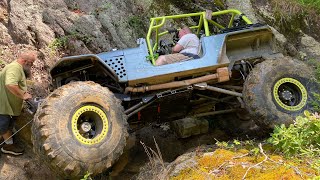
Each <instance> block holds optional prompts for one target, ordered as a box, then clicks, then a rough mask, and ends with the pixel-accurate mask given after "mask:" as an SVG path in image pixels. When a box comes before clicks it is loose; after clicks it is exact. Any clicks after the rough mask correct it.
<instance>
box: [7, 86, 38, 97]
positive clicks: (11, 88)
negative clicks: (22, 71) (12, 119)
mask: <svg viewBox="0 0 320 180" xmlns="http://www.w3.org/2000/svg"><path fill="white" fill-rule="evenodd" d="M6 88H7V89H8V90H9V91H10V92H11V93H12V94H14V95H15V96H17V97H19V98H20V99H23V100H27V99H31V98H32V96H31V95H30V94H29V93H27V92H25V91H23V90H21V89H20V88H19V86H18V85H11V84H10V85H6Z"/></svg>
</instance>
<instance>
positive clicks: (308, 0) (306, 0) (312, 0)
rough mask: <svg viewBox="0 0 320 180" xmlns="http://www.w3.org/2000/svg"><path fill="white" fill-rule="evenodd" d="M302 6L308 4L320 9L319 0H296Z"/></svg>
mask: <svg viewBox="0 0 320 180" xmlns="http://www.w3.org/2000/svg"><path fill="white" fill-rule="evenodd" d="M296 1H297V2H299V3H300V4H302V5H304V6H310V7H314V8H316V9H318V11H320V1H319V0H296Z"/></svg>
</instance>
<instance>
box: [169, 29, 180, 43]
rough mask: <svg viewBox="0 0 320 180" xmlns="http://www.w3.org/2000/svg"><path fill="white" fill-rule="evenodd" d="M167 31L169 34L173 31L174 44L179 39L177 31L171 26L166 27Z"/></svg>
mask: <svg viewBox="0 0 320 180" xmlns="http://www.w3.org/2000/svg"><path fill="white" fill-rule="evenodd" d="M168 32H169V33H170V34H172V33H174V34H173V37H172V41H173V43H174V44H176V43H177V42H178V41H179V31H178V30H177V29H175V28H172V29H168Z"/></svg>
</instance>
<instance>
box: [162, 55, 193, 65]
mask: <svg viewBox="0 0 320 180" xmlns="http://www.w3.org/2000/svg"><path fill="white" fill-rule="evenodd" d="M164 57H165V60H164V63H163V64H171V63H175V62H179V61H182V60H189V59H192V58H190V57H188V56H186V55H184V54H180V53H175V54H167V55H165V56H164Z"/></svg>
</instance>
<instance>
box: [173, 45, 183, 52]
mask: <svg viewBox="0 0 320 180" xmlns="http://www.w3.org/2000/svg"><path fill="white" fill-rule="evenodd" d="M182 49H183V46H181V45H180V44H178V43H177V44H176V45H175V46H174V47H173V48H172V53H178V52H180V51H181V50H182Z"/></svg>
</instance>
